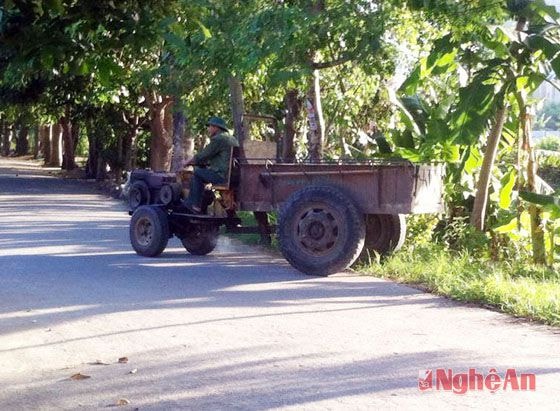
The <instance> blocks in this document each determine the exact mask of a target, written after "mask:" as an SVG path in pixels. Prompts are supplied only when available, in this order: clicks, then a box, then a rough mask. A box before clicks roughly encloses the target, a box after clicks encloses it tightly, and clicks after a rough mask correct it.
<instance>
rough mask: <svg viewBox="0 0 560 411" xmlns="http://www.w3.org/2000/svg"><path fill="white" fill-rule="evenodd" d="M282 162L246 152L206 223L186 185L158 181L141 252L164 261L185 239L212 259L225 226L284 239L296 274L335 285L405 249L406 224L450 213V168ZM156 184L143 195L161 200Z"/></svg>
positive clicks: (143, 224)
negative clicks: (333, 278) (446, 209)
mask: <svg viewBox="0 0 560 411" xmlns="http://www.w3.org/2000/svg"><path fill="white" fill-rule="evenodd" d="M251 146H252V148H251V149H249V148H250V147H251ZM254 147H257V148H258V149H254ZM273 148H274V150H273ZM263 152H264V153H265V154H266V153H268V155H263V154H262V153H263ZM273 152H274V154H272V153H273ZM275 152H276V151H275V147H272V145H271V144H269V143H267V142H253V144H250V143H249V142H246V144H245V145H244V149H242V150H240V152H236V153H234V154H233V155H232V162H231V166H230V173H229V181H228V182H227V183H226V184H225V185H223V186H218V187H213V188H212V190H209V191H208V192H207V195H206V197H205V203H204V204H203V205H204V207H203V211H204V214H202V215H196V214H189V213H188V212H187V211H186V210H185V209H184V207H183V206H182V203H181V200H180V194H178V193H180V189H178V188H177V184H178V183H177V182H170V181H169V178H168V177H169V175H165V174H162V175H161V176H160V177H161V178H155V179H154V178H152V184H155V185H157V189H156V191H157V192H159V193H160V196H159V197H163V198H159V199H156V200H154V202H153V203H152V204H138V201H136V200H137V199H138V198H140V197H142V196H140V197H135V198H136V200H135V203H134V204H135V205H136V208H135V209H134V210H132V211H131V215H132V218H131V222H130V240H131V244H132V247H133V248H134V250H135V251H136V252H137V253H138V254H140V255H143V256H149V257H156V256H158V255H160V254H161V253H162V252H163V251H164V249H165V247H166V245H167V242H168V239H169V238H170V237H172V236H176V237H178V238H179V239H180V240H181V242H182V243H183V245H184V247H185V248H186V250H187V251H188V252H190V253H192V254H196V255H204V254H208V253H210V252H212V251H213V250H214V248H215V246H216V244H217V240H218V236H219V234H220V226H225V227H226V231H229V232H247V231H249V230H251V231H252V230H256V231H258V232H260V233H261V234H263V235H266V234H270V233H271V232H273V231H275V232H276V235H277V237H278V242H279V246H280V250H281V252H282V254H283V256H284V257H285V258H286V260H287V261H288V262H289V263H290V264H291V265H292V266H293V267H295V268H296V269H298V270H299V271H301V272H303V273H305V274H311V275H329V274H332V273H336V272H339V271H341V270H344V269H345V268H347V267H349V266H350V265H351V264H352V263H354V262H355V261H356V259H357V258H358V256H359V255H360V253H361V252H362V250H363V249H364V248H366V249H371V250H375V251H376V252H378V253H380V254H384V253H388V252H391V251H394V250H397V249H398V248H399V247H401V246H402V244H403V242H404V238H405V234H406V222H405V218H404V215H406V214H416V213H439V212H442V211H443V201H442V194H443V192H442V191H443V176H444V167H443V165H442V164H413V163H411V162H409V161H406V160H398V159H396V160H395V159H392V160H371V161H364V162H344V161H338V162H320V163H306V162H301V163H281V162H279V161H278V159H277V158H276V156H275ZM255 153H256V154H255ZM259 153H260V154H259ZM146 176H149V173H148V174H146ZM147 180H149V178H147V179H145V180H143V181H144V182H145V185H146V186H148V188H147V189H146V187H144V185H142V190H143V191H142V192H144V193H145V192H152V193H153V192H154V190H153V189H152V190H151V191H150V187H149V181H147ZM164 180H165V181H164ZM146 181H147V182H146ZM154 181H155V182H154ZM167 185H169V188H166V186H167ZM161 193H163V194H161ZM140 203H141V201H140ZM131 206H132V204H131ZM238 211H252V212H254V213H255V216H256V217H257V221H258V223H259V226H258V227H251V228H247V227H243V226H241V220H240V219H239V218H238V217H237V212H238ZM270 212H277V213H278V218H277V225H276V227H271V226H269V225H268V219H267V213H270ZM274 229H275V230H274Z"/></svg>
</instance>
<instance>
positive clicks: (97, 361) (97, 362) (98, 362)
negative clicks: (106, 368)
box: [88, 360, 111, 365]
mask: <svg viewBox="0 0 560 411" xmlns="http://www.w3.org/2000/svg"><path fill="white" fill-rule="evenodd" d="M88 364H89V365H111V364H109V363H108V362H105V361H101V360H95V362H89V363H88Z"/></svg>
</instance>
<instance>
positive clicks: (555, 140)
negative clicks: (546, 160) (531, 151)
mask: <svg viewBox="0 0 560 411" xmlns="http://www.w3.org/2000/svg"><path fill="white" fill-rule="evenodd" d="M537 148H538V149H541V150H549V151H560V137H557V136H546V137H544V138H542V139H541V140H540V141H539V142H538V143H537Z"/></svg>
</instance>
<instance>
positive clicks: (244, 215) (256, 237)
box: [227, 211, 278, 250]
mask: <svg viewBox="0 0 560 411" xmlns="http://www.w3.org/2000/svg"><path fill="white" fill-rule="evenodd" d="M237 216H238V217H239V218H240V219H241V225H242V226H243V227H256V226H257V220H255V216H254V215H253V213H252V212H249V211H239V212H238V213H237ZM268 218H269V221H270V224H276V214H274V213H269V215H268ZM227 236H228V237H231V238H235V239H237V240H239V241H241V242H242V243H244V244H247V245H259V246H261V247H266V248H268V249H271V250H272V249H274V250H277V249H278V242H277V239H276V236H275V235H272V244H271V245H265V244H263V243H262V241H261V236H260V234H258V233H251V234H234V233H228V234H227Z"/></svg>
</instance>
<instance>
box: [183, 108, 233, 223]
mask: <svg viewBox="0 0 560 411" xmlns="http://www.w3.org/2000/svg"><path fill="white" fill-rule="evenodd" d="M206 125H207V126H208V134H209V135H210V143H209V144H208V145H207V146H206V147H204V148H203V149H202V150H201V151H200V152H199V153H198V154H196V155H195V156H194V157H193V158H192V159H190V160H189V161H187V162H185V163H184V165H185V166H188V165H194V166H195V167H194V174H193V176H192V179H191V187H190V192H189V196H188V197H187V198H186V199H185V202H184V204H185V207H187V208H188V209H189V211H191V212H193V213H194V214H199V213H200V212H201V204H200V203H201V201H202V194H203V192H204V186H205V185H206V184H208V183H212V184H223V183H225V182H226V181H227V178H228V173H229V164H230V161H231V159H230V156H231V149H232V147H239V143H238V142H237V140H236V139H235V137H233V136H231V135H230V134H229V130H228V128H227V126H226V123H225V121H224V120H223V119H221V118H220V117H210V119H209V120H208V122H207V123H206Z"/></svg>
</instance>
